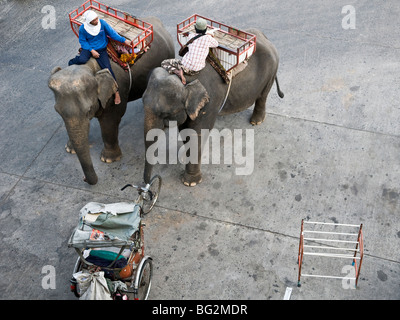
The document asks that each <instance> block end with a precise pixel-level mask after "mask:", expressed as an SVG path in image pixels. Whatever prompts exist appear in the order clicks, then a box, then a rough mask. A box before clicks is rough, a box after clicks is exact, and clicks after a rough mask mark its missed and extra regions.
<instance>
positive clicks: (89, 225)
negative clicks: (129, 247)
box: [68, 202, 141, 249]
mask: <svg viewBox="0 0 400 320" xmlns="http://www.w3.org/2000/svg"><path fill="white" fill-rule="evenodd" d="M140 219H141V218H140V207H139V205H138V204H136V203H134V202H132V203H129V202H119V203H111V204H103V203H98V202H89V203H88V204H86V205H85V206H84V207H83V208H82V209H81V211H80V218H79V223H78V226H77V227H76V228H75V229H74V231H73V233H72V235H71V237H70V239H69V242H68V245H69V246H70V247H75V248H80V249H83V248H86V247H106V246H114V245H116V246H121V245H125V244H127V243H129V242H130V237H131V235H132V234H133V233H134V232H135V231H137V230H138V229H139V224H140ZM99 231H100V232H99Z"/></svg>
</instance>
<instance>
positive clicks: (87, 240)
mask: <svg viewBox="0 0 400 320" xmlns="http://www.w3.org/2000/svg"><path fill="white" fill-rule="evenodd" d="M127 187H133V188H134V189H136V190H137V192H138V196H137V198H136V200H135V201H133V202H117V203H110V204H104V203H98V202H89V203H87V204H86V205H85V206H84V207H83V208H82V209H81V210H80V214H79V221H78V224H77V226H76V227H75V228H74V230H73V232H72V235H71V237H70V239H69V241H68V246H69V247H70V248H74V249H75V251H76V252H77V254H78V258H77V260H76V263H75V266H74V270H73V273H72V278H71V291H72V292H73V293H74V294H75V296H76V297H78V298H79V299H81V300H146V299H147V298H148V295H149V292H150V288H151V278H152V273H153V259H152V258H151V257H150V256H148V255H145V250H144V249H145V247H144V233H143V229H144V226H145V224H144V223H143V222H142V217H143V215H145V214H147V213H148V212H150V211H151V210H152V209H153V207H154V205H155V203H156V201H157V199H158V196H159V194H160V189H161V177H160V176H158V175H156V176H154V177H153V178H152V179H151V181H150V183H148V184H146V185H145V186H135V185H131V184H127V185H126V186H124V187H123V188H122V189H121V190H124V189H126V188H127Z"/></svg>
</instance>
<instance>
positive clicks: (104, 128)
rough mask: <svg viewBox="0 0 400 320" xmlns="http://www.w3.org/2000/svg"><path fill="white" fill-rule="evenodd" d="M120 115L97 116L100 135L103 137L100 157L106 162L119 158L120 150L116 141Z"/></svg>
mask: <svg viewBox="0 0 400 320" xmlns="http://www.w3.org/2000/svg"><path fill="white" fill-rule="evenodd" d="M120 122H121V118H120V117H117V118H115V117H107V118H105V117H103V118H101V119H100V118H99V123H100V128H101V136H102V138H103V143H104V148H103V150H102V151H101V155H100V159H101V161H103V162H106V163H112V162H114V161H119V160H121V157H122V151H121V149H120V147H119V143H118V133H119V123H120Z"/></svg>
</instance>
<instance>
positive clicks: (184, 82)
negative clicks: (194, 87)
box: [174, 69, 186, 84]
mask: <svg viewBox="0 0 400 320" xmlns="http://www.w3.org/2000/svg"><path fill="white" fill-rule="evenodd" d="M174 73H175V74H176V75H177V76H178V77H179V78H180V79H181V81H182V83H183V84H186V79H185V77H184V75H183V70H182V69H179V71H178V70H175V71H174Z"/></svg>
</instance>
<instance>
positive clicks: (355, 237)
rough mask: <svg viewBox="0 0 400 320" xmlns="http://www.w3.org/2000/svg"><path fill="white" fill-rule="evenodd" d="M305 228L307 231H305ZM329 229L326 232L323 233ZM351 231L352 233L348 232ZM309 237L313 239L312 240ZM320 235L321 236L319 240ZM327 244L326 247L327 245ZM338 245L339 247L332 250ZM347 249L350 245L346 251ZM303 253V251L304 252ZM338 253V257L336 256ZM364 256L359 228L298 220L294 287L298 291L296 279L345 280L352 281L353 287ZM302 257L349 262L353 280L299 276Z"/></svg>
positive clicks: (309, 275)
mask: <svg viewBox="0 0 400 320" xmlns="http://www.w3.org/2000/svg"><path fill="white" fill-rule="evenodd" d="M305 225H307V228H305ZM326 227H329V228H330V229H329V231H326ZM337 229H347V230H349V229H350V232H347V230H346V232H344V231H341V232H336V230H337ZM352 230H354V231H353V232H351V231H352ZM313 235H317V238H314V237H313ZM321 235H323V236H322V237H321ZM329 244H330V245H329ZM334 244H340V247H337V246H334ZM347 245H349V246H350V245H353V247H348V246H347ZM305 250H307V251H305ZM338 252H341V253H338ZM363 255H364V239H363V232H362V224H360V225H354V224H339V223H326V222H313V221H305V220H304V219H303V220H301V232H300V244H299V255H298V264H299V274H298V282H297V286H298V287H300V286H301V283H300V278H301V277H302V276H303V277H316V278H331V279H345V278H346V279H348V280H353V281H355V286H356V287H357V284H358V278H359V275H360V269H361V264H362V260H363ZM304 256H314V257H315V256H318V257H328V258H341V259H351V260H353V261H352V266H354V268H355V270H354V271H355V273H354V274H355V276H354V278H351V277H343V276H332V275H320V274H307V273H302V265H303V258H304Z"/></svg>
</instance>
